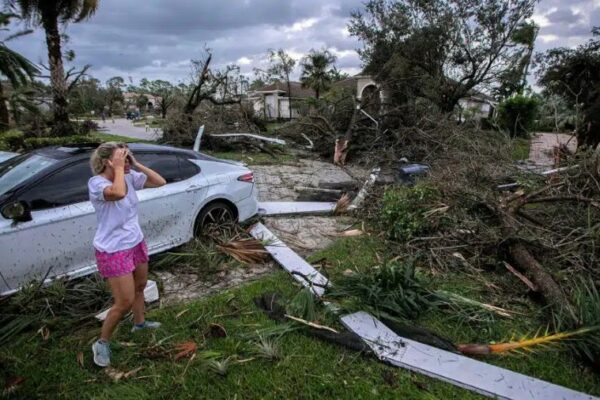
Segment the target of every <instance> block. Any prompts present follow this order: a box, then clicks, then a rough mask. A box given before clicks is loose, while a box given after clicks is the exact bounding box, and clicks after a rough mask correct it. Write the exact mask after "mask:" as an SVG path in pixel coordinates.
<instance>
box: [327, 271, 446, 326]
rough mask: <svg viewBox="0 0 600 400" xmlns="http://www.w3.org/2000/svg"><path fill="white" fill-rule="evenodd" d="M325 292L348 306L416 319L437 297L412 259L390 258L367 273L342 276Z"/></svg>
mask: <svg viewBox="0 0 600 400" xmlns="http://www.w3.org/2000/svg"><path fill="white" fill-rule="evenodd" d="M326 295H327V296H328V297H329V298H332V299H338V300H340V301H341V302H342V303H345V304H346V307H350V308H352V309H353V308H358V309H365V308H367V309H369V310H370V311H371V312H374V313H375V314H380V313H386V314H387V315H390V316H392V317H395V318H399V319H400V320H406V319H414V318H416V317H418V316H419V315H421V314H422V313H423V312H425V311H426V310H428V309H429V308H431V307H434V306H437V299H436V298H435V296H434V295H432V294H431V293H430V292H429V290H427V289H426V288H425V286H424V282H423V280H422V279H421V278H420V277H418V276H417V275H416V272H415V269H414V266H413V265H412V264H411V263H398V262H397V261H393V262H387V263H384V264H383V265H381V266H379V267H375V268H373V269H371V270H370V271H367V272H365V273H357V274H352V275H348V276H343V277H340V278H339V279H338V280H337V281H336V284H335V285H332V286H331V287H329V288H328V290H327V293H326Z"/></svg>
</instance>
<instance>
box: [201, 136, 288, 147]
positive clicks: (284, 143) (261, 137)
mask: <svg viewBox="0 0 600 400" xmlns="http://www.w3.org/2000/svg"><path fill="white" fill-rule="evenodd" d="M210 136H215V137H223V138H227V137H231V138H235V137H248V138H253V139H257V140H262V141H263V142H271V143H275V144H279V145H282V146H285V145H286V142H285V140H283V139H277V138H272V137H266V136H261V135H255V134H253V133H212V134H211V135H210Z"/></svg>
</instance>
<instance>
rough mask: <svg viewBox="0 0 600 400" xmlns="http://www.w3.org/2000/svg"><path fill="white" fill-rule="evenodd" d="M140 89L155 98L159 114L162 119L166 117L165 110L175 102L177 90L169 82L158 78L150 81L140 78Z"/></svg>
mask: <svg viewBox="0 0 600 400" xmlns="http://www.w3.org/2000/svg"><path fill="white" fill-rule="evenodd" d="M140 87H141V89H142V90H143V91H144V92H145V93H148V94H151V95H152V96H154V97H155V98H156V101H157V104H156V105H157V106H158V108H159V109H160V115H161V117H162V118H163V119H164V118H166V117H167V112H168V111H169V109H170V108H171V107H172V106H173V104H175V101H176V99H177V96H178V94H179V90H178V89H177V88H176V87H175V86H173V85H172V84H171V83H170V82H167V81H163V80H160V79H157V80H154V81H150V80H148V79H145V78H144V79H142V81H141V82H140Z"/></svg>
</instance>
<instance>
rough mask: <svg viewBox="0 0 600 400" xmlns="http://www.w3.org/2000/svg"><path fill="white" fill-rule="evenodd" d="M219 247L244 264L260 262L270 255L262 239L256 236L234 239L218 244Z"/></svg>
mask: <svg viewBox="0 0 600 400" xmlns="http://www.w3.org/2000/svg"><path fill="white" fill-rule="evenodd" d="M216 247H217V249H218V250H219V251H221V252H223V253H225V254H228V255H230V256H231V257H233V258H235V259H236V260H237V261H239V262H241V263H242V264H259V263H262V262H264V261H265V260H266V259H267V258H268V256H269V252H267V251H266V250H265V248H264V246H263V243H262V242H261V241H260V240H257V239H254V238H248V239H234V240H230V241H228V242H223V243H221V244H218V245H217V246H216Z"/></svg>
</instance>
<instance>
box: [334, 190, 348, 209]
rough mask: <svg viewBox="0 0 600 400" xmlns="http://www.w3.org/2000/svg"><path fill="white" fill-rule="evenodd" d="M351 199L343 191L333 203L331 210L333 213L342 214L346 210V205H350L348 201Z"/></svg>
mask: <svg viewBox="0 0 600 400" xmlns="http://www.w3.org/2000/svg"><path fill="white" fill-rule="evenodd" d="M351 202H352V200H351V199H350V196H348V194H347V193H344V194H343V195H342V197H340V198H339V200H338V201H337V202H336V203H335V209H334V210H333V213H334V214H343V213H345V212H346V211H348V207H350V203H351Z"/></svg>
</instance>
